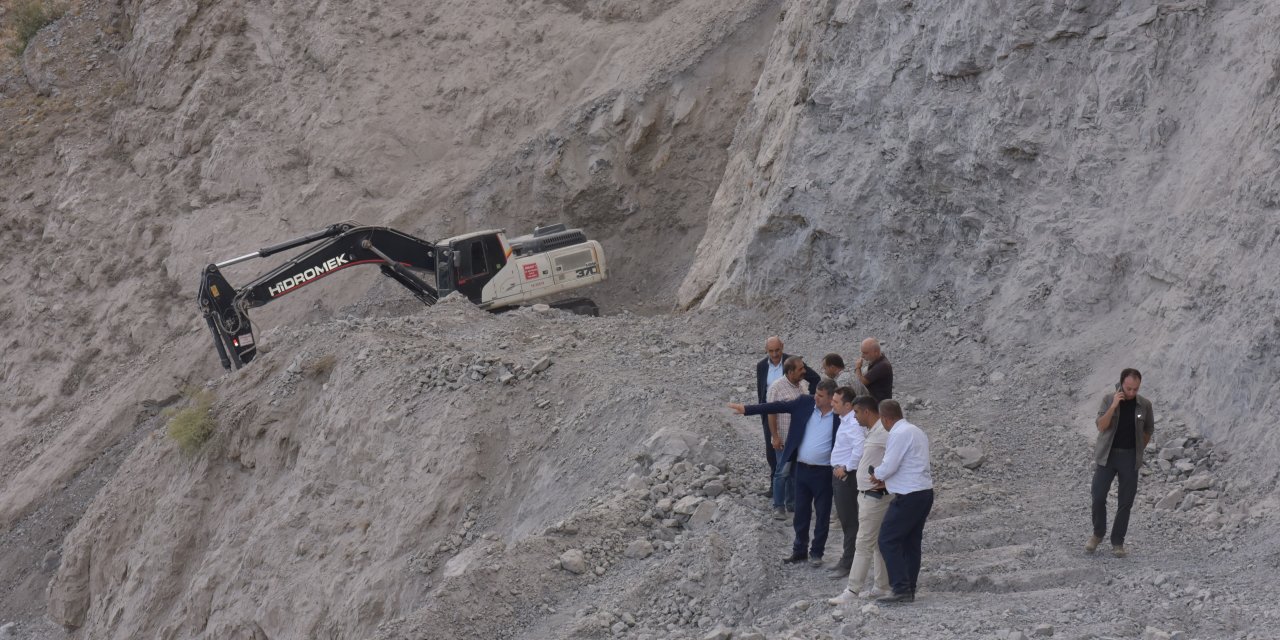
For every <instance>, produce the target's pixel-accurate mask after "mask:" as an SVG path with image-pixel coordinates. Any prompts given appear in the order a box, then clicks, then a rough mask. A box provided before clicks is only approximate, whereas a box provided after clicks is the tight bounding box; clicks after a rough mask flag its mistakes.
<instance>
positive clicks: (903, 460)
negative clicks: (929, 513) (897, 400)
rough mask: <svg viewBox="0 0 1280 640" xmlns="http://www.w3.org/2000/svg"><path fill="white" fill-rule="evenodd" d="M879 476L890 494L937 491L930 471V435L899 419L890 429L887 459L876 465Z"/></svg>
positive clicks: (886, 450)
mask: <svg viewBox="0 0 1280 640" xmlns="http://www.w3.org/2000/svg"><path fill="white" fill-rule="evenodd" d="M876 477H877V478H879V479H880V480H883V481H884V486H885V488H886V489H888V490H889V493H893V494H897V495H902V494H904V493H912V492H915V491H924V490H925V489H932V488H933V475H932V474H931V473H930V472H929V436H926V435H925V434H924V431H922V430H921V429H920V427H917V426H915V425H914V424H911V423H910V422H907V421H906V420H899V421H897V422H895V423H894V424H893V426H892V427H891V428H890V429H889V440H888V442H887V443H886V444H885V450H884V460H882V461H881V462H880V464H878V465H876Z"/></svg>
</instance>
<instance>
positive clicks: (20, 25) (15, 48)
mask: <svg viewBox="0 0 1280 640" xmlns="http://www.w3.org/2000/svg"><path fill="white" fill-rule="evenodd" d="M9 13H10V14H11V15H12V17H11V18H10V20H9V22H10V23H11V24H12V25H13V31H14V36H15V37H16V38H17V39H16V40H15V41H14V42H12V43H11V44H10V45H9V46H10V50H11V51H12V52H13V55H14V56H20V55H22V52H23V51H26V50H27V43H29V42H31V39H32V38H34V37H35V36H36V33H38V32H39V31H40V30H41V29H43V28H45V27H46V26H48V25H49V24H51V23H53V22H54V21H56V20H57V19H58V18H61V17H62V14H64V13H66V9H63V8H62V7H60V6H58V5H56V4H53V3H51V2H45V1H44V0H18V2H15V3H14V4H13V7H12V8H11V9H10V10H9Z"/></svg>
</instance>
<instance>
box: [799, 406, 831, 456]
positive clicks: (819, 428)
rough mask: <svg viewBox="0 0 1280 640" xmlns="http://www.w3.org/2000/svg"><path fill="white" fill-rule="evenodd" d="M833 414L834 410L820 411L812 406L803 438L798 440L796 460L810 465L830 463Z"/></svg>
mask: <svg viewBox="0 0 1280 640" xmlns="http://www.w3.org/2000/svg"><path fill="white" fill-rule="evenodd" d="M835 416H836V414H835V412H834V411H828V412H826V413H822V412H821V411H819V410H818V408H817V407H814V408H813V415H811V416H809V422H808V423H806V424H805V427H804V440H801V441H800V451H799V452H798V453H797V454H796V460H798V461H800V462H803V463H805V464H812V465H822V466H826V465H830V464H831V421H832V420H833V419H834V418H835Z"/></svg>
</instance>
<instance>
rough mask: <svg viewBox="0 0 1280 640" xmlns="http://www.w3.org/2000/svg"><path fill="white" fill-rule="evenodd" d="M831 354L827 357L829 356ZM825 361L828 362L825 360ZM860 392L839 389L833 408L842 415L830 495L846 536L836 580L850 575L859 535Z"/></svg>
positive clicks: (834, 449)
mask: <svg viewBox="0 0 1280 640" xmlns="http://www.w3.org/2000/svg"><path fill="white" fill-rule="evenodd" d="M829 357H830V356H828V358H829ZM823 364H824V365H825V364H826V361H824V362H823ZM857 397H858V394H857V392H856V391H854V390H853V389H852V388H851V387H840V388H838V389H836V394H835V400H834V401H833V402H832V407H833V408H834V409H835V412H836V415H838V416H840V429H839V430H838V431H836V442H835V445H834V446H833V447H832V448H831V474H832V478H831V496H832V502H834V503H835V506H836V519H837V520H839V521H840V533H841V536H842V537H843V538H844V540H843V542H844V545H843V548H842V549H843V550H842V552H841V554H840V559H839V560H837V561H836V563H835V565H833V566H832V567H831V571H830V572H829V573H828V574H827V577H829V578H832V579H836V578H843V577H845V576H847V575H849V568H850V567H851V566H853V553H854V544H855V541H856V540H857V538H858V485H857V479H856V478H855V477H854V473H855V471H856V470H857V468H858V460H859V459H861V458H862V442H863V440H864V439H865V438H866V436H865V433H866V429H864V428H863V427H862V425H859V424H858V422H857V420H854V419H853V416H852V415H850V414H851V413H853V401H854V398H857Z"/></svg>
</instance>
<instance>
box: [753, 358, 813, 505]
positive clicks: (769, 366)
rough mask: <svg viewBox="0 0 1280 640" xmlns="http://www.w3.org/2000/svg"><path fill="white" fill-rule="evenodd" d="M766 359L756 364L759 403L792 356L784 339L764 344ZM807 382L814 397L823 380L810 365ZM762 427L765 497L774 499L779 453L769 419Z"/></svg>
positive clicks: (762, 416) (765, 420)
mask: <svg viewBox="0 0 1280 640" xmlns="http://www.w3.org/2000/svg"><path fill="white" fill-rule="evenodd" d="M764 352H765V358H764V359H763V360H761V361H760V362H757V363H756V399H757V401H758V402H764V401H765V395H766V394H768V393H769V385H771V384H773V383H774V382H775V381H777V379H778V378H781V377H782V363H783V362H786V360H787V358H789V357H791V355H790V354H788V353H785V352H783V350H782V338H779V337H778V336H770V337H769V339H768V340H765V342H764ZM804 379H805V382H808V383H809V395H813V392H814V388H815V387H817V385H818V381H819V380H821V379H822V377H821V376H819V375H818V372H817V371H814V370H813V369H810V368H809V367H808V365H806V366H805V368H804ZM760 427H761V429H762V430H763V432H764V457H765V459H766V460H768V461H769V484H768V486H769V490H768V491H767V492H766V494H765V495H767V496H768V497H770V498H772V497H773V476H774V474H775V472H776V470H777V467H778V458H777V455H778V454H777V452H775V451H774V450H773V443H771V442H770V438H769V417H768V416H765V415H761V416H760Z"/></svg>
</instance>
